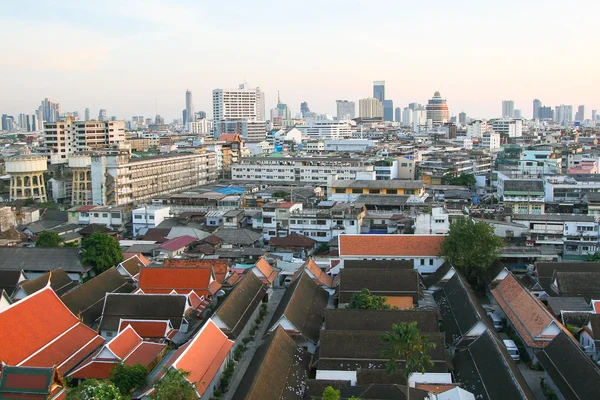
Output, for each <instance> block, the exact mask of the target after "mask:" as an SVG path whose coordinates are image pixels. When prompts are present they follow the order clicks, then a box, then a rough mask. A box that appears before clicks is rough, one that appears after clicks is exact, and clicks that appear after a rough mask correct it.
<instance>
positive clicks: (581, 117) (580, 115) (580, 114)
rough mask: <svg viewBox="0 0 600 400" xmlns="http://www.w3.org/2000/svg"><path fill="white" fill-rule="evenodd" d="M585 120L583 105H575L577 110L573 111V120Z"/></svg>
mask: <svg viewBox="0 0 600 400" xmlns="http://www.w3.org/2000/svg"><path fill="white" fill-rule="evenodd" d="M583 121H585V106H579V107H577V112H576V113H575V122H580V123H581V122H583Z"/></svg>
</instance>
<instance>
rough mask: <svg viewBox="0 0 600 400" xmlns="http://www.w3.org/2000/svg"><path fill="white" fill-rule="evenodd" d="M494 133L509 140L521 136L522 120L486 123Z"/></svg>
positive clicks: (499, 120) (498, 120)
mask: <svg viewBox="0 0 600 400" xmlns="http://www.w3.org/2000/svg"><path fill="white" fill-rule="evenodd" d="M488 124H491V125H492V129H493V130H494V132H497V133H499V134H501V135H503V136H508V137H510V138H517V137H521V136H523V120H521V119H505V118H503V119H494V120H491V121H489V122H488Z"/></svg>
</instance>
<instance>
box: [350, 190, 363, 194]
mask: <svg viewBox="0 0 600 400" xmlns="http://www.w3.org/2000/svg"><path fill="white" fill-rule="evenodd" d="M362 192H363V190H362V189H352V193H354V194H362Z"/></svg>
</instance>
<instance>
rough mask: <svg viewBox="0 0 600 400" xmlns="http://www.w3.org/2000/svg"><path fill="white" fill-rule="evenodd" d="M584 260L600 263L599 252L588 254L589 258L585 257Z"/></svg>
mask: <svg viewBox="0 0 600 400" xmlns="http://www.w3.org/2000/svg"><path fill="white" fill-rule="evenodd" d="M585 260H586V261H592V262H600V251H599V252H596V253H594V254H590V255H589V256H587V257H586V259H585Z"/></svg>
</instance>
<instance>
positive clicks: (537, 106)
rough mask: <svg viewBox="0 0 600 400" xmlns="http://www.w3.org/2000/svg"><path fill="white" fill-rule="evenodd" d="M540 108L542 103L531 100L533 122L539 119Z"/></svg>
mask: <svg viewBox="0 0 600 400" xmlns="http://www.w3.org/2000/svg"><path fill="white" fill-rule="evenodd" d="M541 107H542V102H541V101H540V100H539V99H535V100H533V119H534V120H536V119H538V118H540V108H541ZM540 119H541V118H540Z"/></svg>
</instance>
